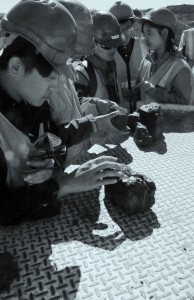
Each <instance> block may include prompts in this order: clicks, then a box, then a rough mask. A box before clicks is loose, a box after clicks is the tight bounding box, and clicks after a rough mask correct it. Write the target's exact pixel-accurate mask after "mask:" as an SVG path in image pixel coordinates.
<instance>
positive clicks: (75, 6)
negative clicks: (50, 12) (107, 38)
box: [58, 0, 95, 56]
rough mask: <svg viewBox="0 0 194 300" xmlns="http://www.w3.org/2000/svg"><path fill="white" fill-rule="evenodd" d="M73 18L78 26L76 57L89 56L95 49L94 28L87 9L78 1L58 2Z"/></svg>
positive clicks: (60, 0) (64, 0) (61, 0)
mask: <svg viewBox="0 0 194 300" xmlns="http://www.w3.org/2000/svg"><path fill="white" fill-rule="evenodd" d="M58 1H59V3H61V4H62V5H63V6H64V7H65V8H66V9H68V11H69V12H70V13H71V15H72V16H73V18H74V20H75V22H76V25H77V43H76V47H75V56H84V55H89V54H91V52H92V51H93V50H94V48H95V43H94V27H93V21H92V17H91V14H90V12H89V10H88V9H87V7H86V6H85V5H83V4H82V3H81V2H80V1H78V0H58Z"/></svg>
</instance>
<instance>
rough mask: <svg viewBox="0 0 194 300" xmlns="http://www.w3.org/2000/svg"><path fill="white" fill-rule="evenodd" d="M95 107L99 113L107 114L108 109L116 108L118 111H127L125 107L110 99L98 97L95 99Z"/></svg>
mask: <svg viewBox="0 0 194 300" xmlns="http://www.w3.org/2000/svg"><path fill="white" fill-rule="evenodd" d="M96 108H97V111H98V113H99V115H105V114H108V113H109V112H110V111H113V110H118V111H119V112H120V113H127V109H126V108H123V107H121V106H119V105H118V104H117V103H115V102H113V101H111V100H104V99H98V100H97V101H96Z"/></svg>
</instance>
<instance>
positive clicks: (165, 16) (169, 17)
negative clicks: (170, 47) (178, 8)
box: [141, 7, 178, 34]
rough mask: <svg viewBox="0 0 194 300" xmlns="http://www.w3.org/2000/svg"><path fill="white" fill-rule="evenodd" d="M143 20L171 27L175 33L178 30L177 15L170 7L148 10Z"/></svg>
mask: <svg viewBox="0 0 194 300" xmlns="http://www.w3.org/2000/svg"><path fill="white" fill-rule="evenodd" d="M141 20H142V21H146V20H147V21H150V22H152V23H153V24H156V25H161V26H164V27H168V28H170V29H171V30H172V31H173V32H174V34H175V32H176V25H177V22H178V20H177V17H176V15H175V14H174V13H173V12H172V11H171V10H169V9H168V8H165V7H162V8H154V9H151V10H150V11H148V12H147V13H146V14H145V15H144V16H143V17H142V18H141Z"/></svg>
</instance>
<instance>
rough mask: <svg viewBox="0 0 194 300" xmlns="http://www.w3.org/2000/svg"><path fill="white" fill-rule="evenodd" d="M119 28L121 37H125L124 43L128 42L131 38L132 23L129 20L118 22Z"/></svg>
mask: <svg viewBox="0 0 194 300" xmlns="http://www.w3.org/2000/svg"><path fill="white" fill-rule="evenodd" d="M119 26H120V28H121V31H122V33H123V35H124V36H125V39H126V41H127V42H128V41H129V40H130V38H131V34H132V29H133V23H132V21H130V20H127V21H125V20H124V21H119Z"/></svg>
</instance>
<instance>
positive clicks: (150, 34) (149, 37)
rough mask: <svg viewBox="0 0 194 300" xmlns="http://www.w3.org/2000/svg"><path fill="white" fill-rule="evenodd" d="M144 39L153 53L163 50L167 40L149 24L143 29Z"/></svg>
mask: <svg viewBox="0 0 194 300" xmlns="http://www.w3.org/2000/svg"><path fill="white" fill-rule="evenodd" d="M143 37H144V38H145V42H146V45H147V46H148V48H149V50H151V51H158V50H159V49H163V47H164V45H165V39H164V37H163V35H162V34H160V32H159V31H158V29H157V28H154V27H152V26H151V25H149V24H145V25H144V27H143Z"/></svg>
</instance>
